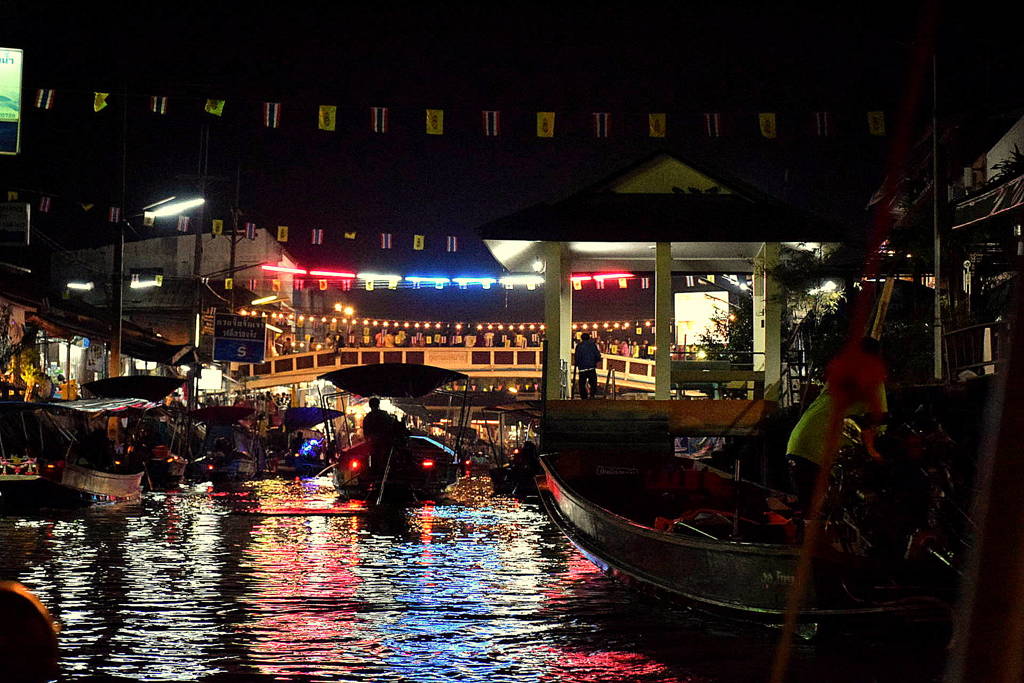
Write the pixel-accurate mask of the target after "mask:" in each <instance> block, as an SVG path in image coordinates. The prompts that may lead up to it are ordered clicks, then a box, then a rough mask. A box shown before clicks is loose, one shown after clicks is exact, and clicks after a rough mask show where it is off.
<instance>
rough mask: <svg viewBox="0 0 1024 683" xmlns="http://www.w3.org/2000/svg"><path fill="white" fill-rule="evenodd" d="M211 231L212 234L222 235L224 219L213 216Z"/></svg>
mask: <svg viewBox="0 0 1024 683" xmlns="http://www.w3.org/2000/svg"><path fill="white" fill-rule="evenodd" d="M212 232H213V234H214V235H223V234H224V221H222V220H221V219H219V218H214V219H213V230H212Z"/></svg>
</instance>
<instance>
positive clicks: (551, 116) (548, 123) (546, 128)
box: [537, 111, 555, 138]
mask: <svg viewBox="0 0 1024 683" xmlns="http://www.w3.org/2000/svg"><path fill="white" fill-rule="evenodd" d="M537 137H539V138H553V137H555V112H553V111H539V112H537Z"/></svg>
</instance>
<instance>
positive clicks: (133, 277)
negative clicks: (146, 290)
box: [132, 273, 139, 284]
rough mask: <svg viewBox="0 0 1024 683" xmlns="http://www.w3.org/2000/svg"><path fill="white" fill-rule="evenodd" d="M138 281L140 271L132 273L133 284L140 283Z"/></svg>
mask: <svg viewBox="0 0 1024 683" xmlns="http://www.w3.org/2000/svg"><path fill="white" fill-rule="evenodd" d="M138 282H139V274H138V273H132V284H138Z"/></svg>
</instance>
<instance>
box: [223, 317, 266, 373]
mask: <svg viewBox="0 0 1024 683" xmlns="http://www.w3.org/2000/svg"><path fill="white" fill-rule="evenodd" d="M213 329H214V332H213V359H214V360H219V361H225V362H230V363H262V362H263V354H264V350H265V349H266V338H267V327H266V323H264V322H263V320H261V319H259V318H247V317H246V316H243V315H223V314H218V315H217V316H216V317H215V318H214V321H213Z"/></svg>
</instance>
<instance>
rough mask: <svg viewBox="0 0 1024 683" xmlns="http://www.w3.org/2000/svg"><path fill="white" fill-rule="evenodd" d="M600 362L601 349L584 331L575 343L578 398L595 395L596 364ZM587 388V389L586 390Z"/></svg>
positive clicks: (594, 396)
mask: <svg viewBox="0 0 1024 683" xmlns="http://www.w3.org/2000/svg"><path fill="white" fill-rule="evenodd" d="M600 362H601V351H600V350H599V349H598V348H597V344H596V343H594V340H593V339H591V338H590V334H589V333H587V332H584V333H583V334H582V335H581V336H580V343H579V344H577V345H576V371H577V372H578V373H579V382H580V398H583V399H586V398H592V397H593V398H596V397H597V364H598V363H600ZM588 389H589V391H588Z"/></svg>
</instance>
